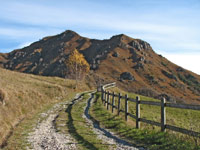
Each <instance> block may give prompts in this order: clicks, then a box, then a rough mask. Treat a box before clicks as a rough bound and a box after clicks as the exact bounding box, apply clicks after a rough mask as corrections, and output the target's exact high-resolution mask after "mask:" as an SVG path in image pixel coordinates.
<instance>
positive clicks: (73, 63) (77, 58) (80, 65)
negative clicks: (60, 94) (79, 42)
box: [66, 49, 90, 88]
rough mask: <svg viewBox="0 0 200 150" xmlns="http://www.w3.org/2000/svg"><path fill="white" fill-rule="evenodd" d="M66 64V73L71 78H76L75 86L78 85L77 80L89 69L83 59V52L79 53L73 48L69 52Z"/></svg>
mask: <svg viewBox="0 0 200 150" xmlns="http://www.w3.org/2000/svg"><path fill="white" fill-rule="evenodd" d="M66 66H67V69H68V73H69V74H70V75H71V77H72V78H75V80H76V88H77V85H78V80H81V79H83V78H84V76H85V74H87V73H88V72H89V70H90V66H89V64H88V62H87V61H86V60H85V58H84V56H83V54H81V53H79V52H78V50H77V49H74V50H73V51H72V52H71V53H70V54H69V58H68V60H67V61H66Z"/></svg>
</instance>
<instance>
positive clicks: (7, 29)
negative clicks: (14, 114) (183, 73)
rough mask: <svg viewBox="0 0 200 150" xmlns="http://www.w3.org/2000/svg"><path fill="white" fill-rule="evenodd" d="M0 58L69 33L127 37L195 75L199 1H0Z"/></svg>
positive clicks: (199, 31) (199, 41) (199, 62)
mask: <svg viewBox="0 0 200 150" xmlns="http://www.w3.org/2000/svg"><path fill="white" fill-rule="evenodd" d="M0 1H1V5H0V52H1V53H7V52H10V51H12V50H14V49H18V48H23V47H24V46H28V45H29V44H31V43H33V42H35V41H38V40H40V39H42V38H43V37H45V36H49V35H56V34H59V33H61V32H64V31H65V30H73V31H75V32H77V33H78V34H80V35H81V36H85V37H89V38H94V39H108V38H110V37H112V36H113V35H116V34H121V33H123V34H126V35H128V36H130V37H133V38H139V39H142V40H145V41H147V42H148V43H150V45H151V46H152V48H153V49H154V51H155V52H157V53H158V54H161V55H163V56H164V57H166V58H167V59H169V60H171V61H172V62H174V63H176V64H178V65H180V66H182V67H183V68H185V69H188V70H191V71H193V72H195V73H197V74H199V75H200V67H199V66H200V0H0Z"/></svg>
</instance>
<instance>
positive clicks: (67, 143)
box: [27, 103, 77, 150]
mask: <svg viewBox="0 0 200 150" xmlns="http://www.w3.org/2000/svg"><path fill="white" fill-rule="evenodd" d="M67 104H68V103H60V104H56V105H55V106H54V107H53V108H52V109H50V110H49V111H48V112H46V113H42V114H41V117H40V119H39V121H38V123H37V125H36V127H35V128H34V131H33V132H32V133H30V134H29V136H28V141H29V142H30V144H31V146H32V148H31V149H34V150H76V149H77V148H76V145H75V143H76V141H75V140H74V139H73V138H72V137H71V136H70V135H64V134H62V133H58V132H56V129H55V123H54V122H55V119H56V117H57V116H58V113H59V111H60V110H62V109H64V108H65V106H66V105H67ZM27 149H30V148H27Z"/></svg>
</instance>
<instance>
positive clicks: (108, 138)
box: [83, 94, 145, 150]
mask: <svg viewBox="0 0 200 150" xmlns="http://www.w3.org/2000/svg"><path fill="white" fill-rule="evenodd" d="M93 99H94V94H90V98H89V99H88V102H87V106H86V107H85V112H84V114H83V117H84V118H85V119H86V121H87V123H88V124H90V125H91V126H93V131H94V133H96V134H97V135H98V138H99V139H101V140H103V141H104V142H105V143H107V144H110V145H116V147H115V148H113V146H112V147H111V149H115V150H145V149H144V148H142V147H138V148H136V147H134V146H133V145H132V144H130V143H128V142H127V141H125V140H122V139H120V138H119V137H118V136H117V135H115V134H114V133H112V132H110V131H109V130H107V129H104V128H101V127H100V126H99V124H98V123H97V122H96V121H94V119H91V118H92V117H91V116H90V114H89V108H90V106H91V101H92V100H93Z"/></svg>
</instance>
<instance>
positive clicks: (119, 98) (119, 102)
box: [117, 93, 121, 116]
mask: <svg viewBox="0 0 200 150" xmlns="http://www.w3.org/2000/svg"><path fill="white" fill-rule="evenodd" d="M120 104H121V94H120V93H119V97H118V107H117V109H118V110H117V115H118V116H119V113H120Z"/></svg>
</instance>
